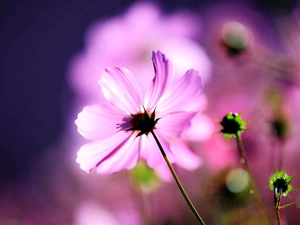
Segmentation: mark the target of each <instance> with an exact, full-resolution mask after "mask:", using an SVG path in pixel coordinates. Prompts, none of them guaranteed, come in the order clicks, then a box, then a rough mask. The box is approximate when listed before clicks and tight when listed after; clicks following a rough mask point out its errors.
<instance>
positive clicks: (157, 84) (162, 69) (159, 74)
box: [144, 51, 173, 109]
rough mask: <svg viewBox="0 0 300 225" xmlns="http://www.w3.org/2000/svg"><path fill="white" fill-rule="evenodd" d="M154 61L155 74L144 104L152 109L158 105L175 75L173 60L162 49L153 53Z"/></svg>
mask: <svg viewBox="0 0 300 225" xmlns="http://www.w3.org/2000/svg"><path fill="white" fill-rule="evenodd" d="M152 62H153V66H154V72H155V75H154V78H153V80H152V83H151V85H150V87H149V89H148V90H147V92H146V95H145V99H144V106H145V108H147V109H148V108H150V109H152V108H154V107H155V106H156V103H157V102H158V100H159V99H160V97H161V96H162V94H163V93H164V92H165V90H166V88H167V86H168V84H169V81H170V79H171V78H172V75H173V66H172V64H171V62H170V61H169V60H168V59H167V58H166V57H165V55H164V54H162V53H161V52H160V51H158V52H157V53H155V52H153V53H152Z"/></svg>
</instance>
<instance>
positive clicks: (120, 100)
mask: <svg viewBox="0 0 300 225" xmlns="http://www.w3.org/2000/svg"><path fill="white" fill-rule="evenodd" d="M99 84H100V85H101V87H102V92H103V94H104V96H105V98H106V99H107V100H108V101H109V102H110V103H112V104H113V105H114V106H115V107H116V108H118V109H120V110H122V111H123V112H126V113H128V114H130V113H132V114H135V113H137V112H138V111H140V110H141V106H142V105H141V103H142V102H141V91H140V89H139V85H138V83H137V82H136V80H135V79H134V77H133V75H132V73H131V72H130V71H129V70H127V69H125V68H119V67H110V68H106V69H105V71H104V72H103V73H102V75H101V78H100V80H99Z"/></svg>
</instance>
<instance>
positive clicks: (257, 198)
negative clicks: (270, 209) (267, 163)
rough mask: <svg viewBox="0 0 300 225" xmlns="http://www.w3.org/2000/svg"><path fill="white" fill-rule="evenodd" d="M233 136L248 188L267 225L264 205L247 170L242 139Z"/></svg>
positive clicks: (247, 165) (238, 136)
mask: <svg viewBox="0 0 300 225" xmlns="http://www.w3.org/2000/svg"><path fill="white" fill-rule="evenodd" d="M235 136H236V141H237V145H238V150H239V154H240V157H241V163H242V165H243V168H244V170H246V171H247V173H248V174H249V182H250V188H251V190H252V192H254V197H255V199H256V202H257V204H258V206H259V209H260V211H261V214H262V216H263V219H264V222H265V224H269V221H268V218H267V213H266V209H265V206H264V203H263V201H262V199H261V196H260V195H259V193H258V190H257V188H256V185H255V182H254V180H253V176H252V174H251V172H250V169H249V164H248V161H247V157H246V152H245V149H244V146H243V143H242V139H241V137H240V135H238V134H236V135H235Z"/></svg>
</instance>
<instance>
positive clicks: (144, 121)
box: [128, 110, 159, 136]
mask: <svg viewBox="0 0 300 225" xmlns="http://www.w3.org/2000/svg"><path fill="white" fill-rule="evenodd" d="M158 120H159V119H155V110H154V111H153V113H152V114H151V113H150V112H149V110H145V112H138V113H137V114H131V120H130V122H131V125H132V127H131V128H129V129H128V130H134V131H140V132H139V133H138V135H137V136H141V135H143V134H146V135H147V134H148V133H149V132H150V131H152V130H154V129H155V125H156V123H157V121H158Z"/></svg>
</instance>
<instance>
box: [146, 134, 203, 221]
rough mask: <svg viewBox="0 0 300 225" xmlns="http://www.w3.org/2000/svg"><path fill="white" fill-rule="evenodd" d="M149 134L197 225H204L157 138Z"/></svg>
mask: <svg viewBox="0 0 300 225" xmlns="http://www.w3.org/2000/svg"><path fill="white" fill-rule="evenodd" d="M150 132H151V134H152V135H153V137H154V139H155V141H156V143H157V145H158V147H159V150H160V152H161V154H162V155H163V157H164V159H165V161H166V163H167V165H168V167H169V169H170V171H171V173H172V175H173V178H174V180H175V181H176V184H177V186H178V188H179V190H180V192H181V194H182V195H183V197H184V199H185V201H186V202H187V204H188V205H189V207H190V209H191V210H192V212H193V213H194V215H195V216H196V218H197V220H198V222H199V224H201V225H205V223H204V221H203V220H202V218H201V217H200V215H199V213H198V212H197V210H196V208H195V207H194V205H193V203H192V202H191V200H190V199H189V197H188V195H187V193H186V192H185V190H184V188H183V186H182V184H181V183H180V180H179V178H178V176H177V174H176V172H175V170H174V168H173V166H172V164H171V163H170V161H169V159H168V157H167V155H166V153H165V151H164V149H163V147H162V146H161V144H160V142H159V140H158V139H157V136H156V135H155V133H154V132H153V130H151V131H150Z"/></svg>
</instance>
